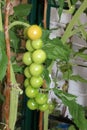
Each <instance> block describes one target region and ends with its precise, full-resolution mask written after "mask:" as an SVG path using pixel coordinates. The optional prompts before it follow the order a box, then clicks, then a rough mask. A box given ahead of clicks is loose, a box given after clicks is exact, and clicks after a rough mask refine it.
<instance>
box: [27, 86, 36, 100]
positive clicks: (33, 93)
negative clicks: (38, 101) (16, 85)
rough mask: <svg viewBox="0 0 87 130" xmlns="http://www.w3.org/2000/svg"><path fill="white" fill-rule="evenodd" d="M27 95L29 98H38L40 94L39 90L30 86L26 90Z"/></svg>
mask: <svg viewBox="0 0 87 130" xmlns="http://www.w3.org/2000/svg"><path fill="white" fill-rule="evenodd" d="M25 94H26V96H27V97H29V98H34V97H36V95H37V94H38V89H35V88H33V87H32V86H30V85H29V86H28V87H27V88H26V89H25Z"/></svg>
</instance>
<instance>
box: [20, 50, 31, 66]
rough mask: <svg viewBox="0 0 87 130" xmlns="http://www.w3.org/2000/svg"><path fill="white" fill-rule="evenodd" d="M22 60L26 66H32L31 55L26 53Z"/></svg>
mask: <svg viewBox="0 0 87 130" xmlns="http://www.w3.org/2000/svg"><path fill="white" fill-rule="evenodd" d="M22 60H23V63H24V64H25V65H30V64H31V63H32V58H31V53H30V52H25V53H24V55H23V58H22Z"/></svg>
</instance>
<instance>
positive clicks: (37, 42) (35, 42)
mask: <svg viewBox="0 0 87 130" xmlns="http://www.w3.org/2000/svg"><path fill="white" fill-rule="evenodd" d="M31 44H32V47H33V48H34V49H41V48H42V46H43V41H42V39H37V40H33V41H32V43H31Z"/></svg>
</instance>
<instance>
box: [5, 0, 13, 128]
mask: <svg viewBox="0 0 87 130" xmlns="http://www.w3.org/2000/svg"><path fill="white" fill-rule="evenodd" d="M10 7H11V3H10V0H6V7H5V19H4V33H5V42H6V53H7V58H8V65H7V74H6V78H7V82H6V86H5V89H4V96H5V102H4V104H3V114H4V118H5V123H6V124H7V126H8V127H6V130H10V129H9V110H10V84H11V80H10V38H9V30H8V25H9V13H10Z"/></svg>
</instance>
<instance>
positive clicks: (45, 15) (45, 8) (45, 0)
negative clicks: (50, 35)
mask: <svg viewBox="0 0 87 130" xmlns="http://www.w3.org/2000/svg"><path fill="white" fill-rule="evenodd" d="M47 4H48V2H47V0H44V18H43V26H44V28H45V29H46V28H47V24H46V23H47Z"/></svg>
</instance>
